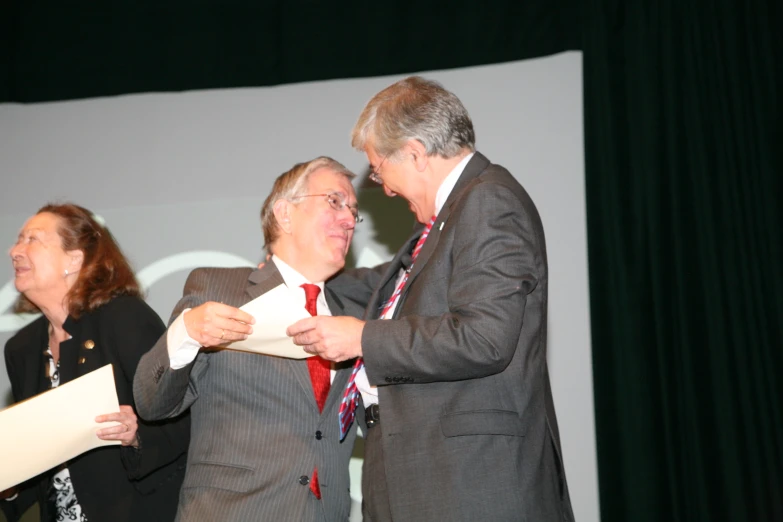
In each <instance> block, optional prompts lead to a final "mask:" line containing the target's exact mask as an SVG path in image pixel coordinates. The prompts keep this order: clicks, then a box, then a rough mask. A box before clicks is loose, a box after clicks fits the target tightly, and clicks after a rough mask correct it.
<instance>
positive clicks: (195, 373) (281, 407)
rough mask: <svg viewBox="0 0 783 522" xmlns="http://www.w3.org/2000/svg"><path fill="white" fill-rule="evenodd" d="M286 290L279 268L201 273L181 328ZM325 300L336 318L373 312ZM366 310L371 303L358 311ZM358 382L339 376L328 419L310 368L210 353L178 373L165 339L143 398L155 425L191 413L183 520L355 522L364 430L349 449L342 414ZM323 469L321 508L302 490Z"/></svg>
mask: <svg viewBox="0 0 783 522" xmlns="http://www.w3.org/2000/svg"><path fill="white" fill-rule="evenodd" d="M282 283H283V279H282V277H281V275H280V273H279V272H278V270H277V268H276V267H275V265H274V263H272V262H270V263H267V264H266V265H265V266H264V267H263V268H262V269H261V270H253V269H251V268H230V269H225V268H200V269H196V270H194V271H193V272H192V273H191V274H190V276H189V277H188V280H187V282H186V284H185V291H184V296H183V297H182V299H181V300H180V302H179V303H178V304H177V306H176V308H175V309H174V312H173V313H172V319H174V318H176V317H177V316H179V314H180V313H181V312H182V310H183V309H185V308H193V307H195V306H198V305H199V304H202V303H204V302H206V301H222V302H224V303H226V304H229V305H232V306H237V307H238V306H241V305H243V304H244V303H246V302H248V301H250V300H252V299H254V298H256V297H258V296H260V295H261V294H263V293H265V292H267V291H269V290H271V289H272V288H274V287H276V286H278V285H279V284H282ZM341 290H344V291H348V292H350V288H349V287H345V286H343V287H341ZM363 291H364V290H363ZM326 299H327V302H328V304H329V308H330V310H331V311H332V313H333V314H334V315H354V316H361V315H362V313H363V311H364V308H363V307H362V306H360V305H358V304H357V303H356V302H354V301H353V300H352V299H351V298H350V296H346V297H342V296H341V297H338V296H337V295H336V294H335V293H334V291H333V290H332V289H331V288H330V287H329V286H327V287H326ZM366 300H367V296H366V295H365V296H363V297H361V298H360V299H359V302H362V301H363V302H366ZM349 373H350V363H348V364H343V365H341V366H340V367H338V371H337V374H336V376H335V379H334V382H333V384H332V387H331V389H330V392H329V396H328V398H327V402H326V405H325V407H324V410H323V413H320V414H319V412H318V407H317V405H316V402H315V398H314V396H313V389H312V385H311V384H310V376H309V373H308V369H307V363H306V361H305V360H291V359H283V358H277V357H268V356H263V355H257V354H251V353H244V352H238V351H231V350H211V351H202V352H200V353H199V355H198V356H197V357H196V360H195V361H194V362H193V363H192V364H191V365H189V366H187V367H185V368H182V369H179V370H172V369H171V368H170V366H169V355H168V351H167V346H166V335H165V334H164V336H163V337H161V339H160V340H159V341H158V342H157V344H156V345H155V347H154V348H153V349H152V350H151V351H149V352H148V353H147V354H146V355H144V356H143V357H142V359H141V361H140V362H139V367H138V370H137V371H136V377H135V381H134V396H135V398H136V407H137V409H138V413H139V415H140V416H141V417H142V418H144V419H148V420H155V419H163V418H167V417H173V416H175V415H177V414H179V413H180V412H182V411H184V410H186V409H188V408H189V409H190V412H191V419H192V428H191V442H190V450H189V453H188V461H187V471H186V474H185V481H184V484H183V487H182V491H181V493H180V499H179V508H178V513H177V520H178V521H187V522H198V521H203V522H215V521H237V522H240V521H241V522H247V521H251V520H274V521H277V520H281V521H289V520H290V521H311V520H313V521H315V520H328V521H332V520H347V519H348V517H349V513H350V496H349V476H348V462H349V459H350V455H351V450H352V448H353V443H354V439H355V436H356V429H355V428H353V429H352V430H351V433H349V435H348V437H346V439H345V440H344V441H343V442H342V443H340V442H339V435H338V419H337V410H338V405H339V402H340V399H341V394H342V391H343V389H344V388H345V384H346V382H347V378H348V375H349ZM316 466H317V467H318V477H319V483H320V488H321V493H322V500H320V501H319V500H317V499H316V498H315V497H314V496H313V495H312V494H311V493H310V490H309V487H308V485H306V484H300V478H301V477H303V476H305V477H310V476H311V474H312V472H313V468H314V467H316Z"/></svg>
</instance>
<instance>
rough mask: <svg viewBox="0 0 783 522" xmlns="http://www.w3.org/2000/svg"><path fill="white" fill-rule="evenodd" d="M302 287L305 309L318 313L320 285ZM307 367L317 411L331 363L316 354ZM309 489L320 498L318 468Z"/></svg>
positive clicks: (323, 400)
mask: <svg viewBox="0 0 783 522" xmlns="http://www.w3.org/2000/svg"><path fill="white" fill-rule="evenodd" d="M302 288H304V291H305V310H307V311H308V312H310V315H313V316H315V315H318V305H317V299H318V294H320V293H321V287H319V286H318V285H312V284H309V283H305V284H303V285H302ZM307 369H308V370H310V382H311V383H312V385H313V393H314V394H315V402H316V403H317V404H318V411H319V412H322V411H323V410H324V404H326V397H327V396H328V395H329V387H330V386H331V384H330V380H331V369H332V364H331V363H330V362H329V361H327V360H324V359H322V358H320V357H318V356H317V355H316V356H314V357H310V358H309V359H307ZM310 491H312V492H313V495H315V496H316V498H317V499H319V500H320V499H321V488H320V487H319V486H318V468H315V469H313V478H312V479H311V480H310Z"/></svg>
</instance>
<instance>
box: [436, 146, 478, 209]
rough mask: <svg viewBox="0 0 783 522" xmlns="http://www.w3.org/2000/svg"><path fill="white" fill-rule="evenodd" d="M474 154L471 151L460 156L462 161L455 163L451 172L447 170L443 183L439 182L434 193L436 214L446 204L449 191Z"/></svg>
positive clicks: (452, 188)
mask: <svg viewBox="0 0 783 522" xmlns="http://www.w3.org/2000/svg"><path fill="white" fill-rule="evenodd" d="M474 154H476V153H475V152H471V153H470V154H468V155H467V156H465V157H464V158H462V161H460V162H459V163H457V166H456V167H454V169H453V170H452V171H451V172H449V175H448V176H446V179H444V180H443V183H441V184H440V187H438V192H437V194H435V215H436V216H437V215H438V214H440V209H442V208H443V205H445V204H446V200H447V199H449V195H451V191H452V190H454V185H456V184H457V181H459V177H460V176H461V175H462V171H463V170H465V167H466V166H467V164H468V162H469V161H470V158H472V157H473V155H474Z"/></svg>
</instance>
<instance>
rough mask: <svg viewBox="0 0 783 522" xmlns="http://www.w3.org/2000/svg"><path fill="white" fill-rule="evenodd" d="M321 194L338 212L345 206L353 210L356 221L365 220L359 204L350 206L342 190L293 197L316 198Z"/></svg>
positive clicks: (352, 213)
mask: <svg viewBox="0 0 783 522" xmlns="http://www.w3.org/2000/svg"><path fill="white" fill-rule="evenodd" d="M319 196H324V197H326V202H327V203H329V206H330V207H332V208H333V209H334V210H336V211H337V212H340V211H341V210H342V209H344V208H348V210H349V211H350V212H351V215H352V216H353V219H354V221H356V222H357V223H361V222H362V221H364V217H362V215H361V214H359V207H358V206H355V205H354V206H350V205H349V204H348V203H347V202H346V201H345V194H343V193H342V192H330V193H328V194H304V195H302V196H294V197H293V198H292V199H299V198H316V197H319Z"/></svg>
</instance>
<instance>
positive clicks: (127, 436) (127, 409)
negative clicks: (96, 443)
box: [95, 404, 139, 448]
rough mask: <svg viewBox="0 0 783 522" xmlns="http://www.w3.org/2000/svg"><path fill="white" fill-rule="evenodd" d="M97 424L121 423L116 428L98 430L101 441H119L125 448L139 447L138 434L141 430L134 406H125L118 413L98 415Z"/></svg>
mask: <svg viewBox="0 0 783 522" xmlns="http://www.w3.org/2000/svg"><path fill="white" fill-rule="evenodd" d="M95 422H99V423H100V422H119V424H118V425H116V426H111V427H109V428H101V429H100V430H98V433H97V435H98V438H99V439H101V440H118V441H120V442H121V443H122V445H123V446H133V447H134V448H138V447H139V438H138V436H137V434H136V432H137V431H138V429H139V423H138V419H137V417H136V414H135V413H134V412H133V407H132V406H129V405H127V404H123V405H121V406H120V411H118V412H117V413H107V414H105V415H98V416H97V417H95Z"/></svg>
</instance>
